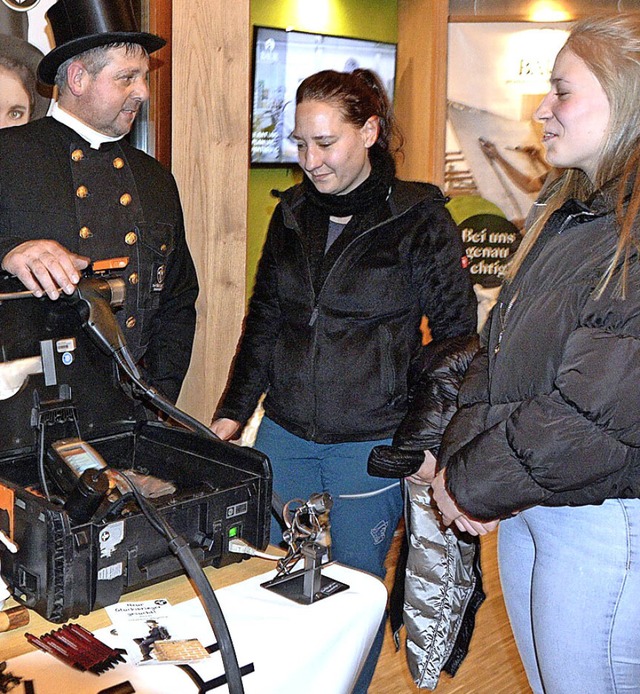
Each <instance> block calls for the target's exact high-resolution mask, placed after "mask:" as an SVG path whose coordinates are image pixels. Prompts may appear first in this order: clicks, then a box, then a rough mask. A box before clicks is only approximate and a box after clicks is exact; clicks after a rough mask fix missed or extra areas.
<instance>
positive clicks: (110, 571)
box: [98, 561, 124, 581]
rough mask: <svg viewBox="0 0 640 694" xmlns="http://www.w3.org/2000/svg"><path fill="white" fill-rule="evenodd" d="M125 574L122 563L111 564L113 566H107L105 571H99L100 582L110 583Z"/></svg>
mask: <svg viewBox="0 0 640 694" xmlns="http://www.w3.org/2000/svg"><path fill="white" fill-rule="evenodd" d="M123 572H124V567H123V565H122V562H121V561H119V562H118V563H117V564H111V566H105V567H104V568H103V569H100V571H98V580H99V581H110V580H111V579H112V578H118V576H122V574H123Z"/></svg>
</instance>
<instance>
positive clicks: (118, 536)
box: [100, 521, 124, 558]
mask: <svg viewBox="0 0 640 694" xmlns="http://www.w3.org/2000/svg"><path fill="white" fill-rule="evenodd" d="M123 539H124V521H118V522H117V523H109V525H107V527H106V528H104V529H103V530H101V531H100V556H101V557H104V558H108V557H110V556H111V555H112V554H113V552H114V550H115V548H116V547H117V545H119V544H120V543H121V542H122V540H123Z"/></svg>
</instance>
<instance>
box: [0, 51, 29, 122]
mask: <svg viewBox="0 0 640 694" xmlns="http://www.w3.org/2000/svg"><path fill="white" fill-rule="evenodd" d="M0 68H1V69H4V70H6V71H7V72H10V73H12V74H13V75H15V76H16V77H17V78H18V79H19V80H20V84H21V85H22V87H23V89H24V90H25V92H27V96H28V97H29V118H31V117H32V116H33V110H34V108H35V105H36V76H35V74H34V72H33V70H31V68H30V67H28V66H27V65H25V64H24V63H20V62H18V61H17V60H14V59H13V58H9V57H8V56H6V55H0Z"/></svg>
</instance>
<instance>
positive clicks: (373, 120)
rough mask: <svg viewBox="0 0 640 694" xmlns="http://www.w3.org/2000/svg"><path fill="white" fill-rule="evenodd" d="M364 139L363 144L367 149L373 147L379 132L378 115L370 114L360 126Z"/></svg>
mask: <svg viewBox="0 0 640 694" xmlns="http://www.w3.org/2000/svg"><path fill="white" fill-rule="evenodd" d="M360 132H361V133H362V137H363V140H364V146H365V147H366V148H367V149H369V147H373V145H374V144H375V143H376V141H377V139H378V135H379V134H380V119H379V118H378V116H371V117H370V118H368V119H367V122H366V123H365V124H364V125H363V126H362V128H360Z"/></svg>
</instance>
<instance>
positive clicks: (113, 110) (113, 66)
mask: <svg viewBox="0 0 640 694" xmlns="http://www.w3.org/2000/svg"><path fill="white" fill-rule="evenodd" d="M108 55H109V62H108V63H107V65H106V66H105V67H104V68H103V69H102V70H101V71H100V72H99V73H98V74H97V75H96V76H95V77H93V76H91V75H89V74H87V75H86V82H85V85H84V89H83V92H82V94H81V95H80V96H79V97H78V99H77V101H76V103H75V105H74V111H75V113H74V115H76V116H77V117H78V118H80V120H82V121H84V122H85V123H86V124H87V125H89V126H90V127H92V128H93V129H94V130H97V131H98V132H100V133H103V134H104V135H108V136H109V137H121V136H122V135H126V134H127V133H128V132H129V131H130V130H131V128H132V126H133V121H134V120H135V117H136V115H137V114H138V111H139V109H140V107H141V106H142V104H143V103H144V102H145V101H147V99H148V98H149V85H148V84H147V76H148V74H149V58H148V56H147V55H146V54H145V52H144V51H143V50H142V49H140V50H139V51H136V52H127V51H126V49H125V48H110V49H109V51H108Z"/></svg>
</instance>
